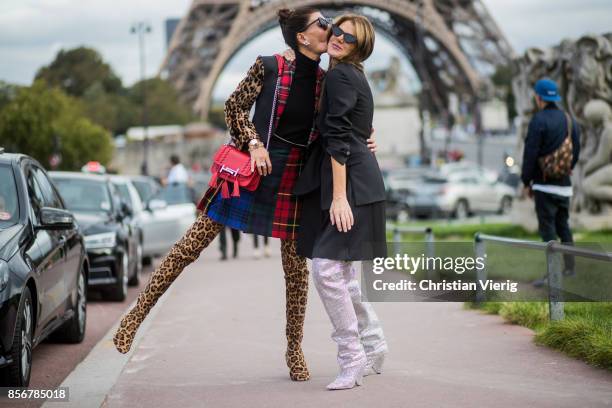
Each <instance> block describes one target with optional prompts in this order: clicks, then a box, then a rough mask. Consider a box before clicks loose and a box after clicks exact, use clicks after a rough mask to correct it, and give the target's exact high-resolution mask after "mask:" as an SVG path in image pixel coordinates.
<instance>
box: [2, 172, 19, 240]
mask: <svg viewBox="0 0 612 408" xmlns="http://www.w3.org/2000/svg"><path fill="white" fill-rule="evenodd" d="M18 219H19V201H18V198H17V186H16V185H15V177H14V175H13V170H12V169H11V167H10V166H6V165H1V166H0V229H5V228H8V227H10V226H12V225H15V224H16V223H17V220H18Z"/></svg>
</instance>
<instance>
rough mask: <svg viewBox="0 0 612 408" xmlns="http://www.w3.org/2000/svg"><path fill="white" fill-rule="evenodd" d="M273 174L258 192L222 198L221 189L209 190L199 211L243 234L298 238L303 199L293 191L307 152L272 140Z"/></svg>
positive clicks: (261, 182) (258, 188)
mask: <svg viewBox="0 0 612 408" xmlns="http://www.w3.org/2000/svg"><path fill="white" fill-rule="evenodd" d="M268 151H269V154H270V161H271V162H272V174H270V175H268V176H265V177H262V178H261V181H260V182H259V186H258V187H257V190H255V191H246V190H244V189H241V190H240V197H230V198H225V199H224V198H222V197H221V194H219V190H220V188H219V187H216V188H209V189H208V190H207V191H206V192H205V193H204V196H203V197H202V199H201V200H200V203H199V204H198V209H200V210H201V211H204V212H205V213H206V215H208V217H209V218H211V219H212V220H214V221H216V222H218V223H220V224H224V225H227V226H228V227H231V228H235V229H238V230H240V231H243V232H246V233H250V234H256V235H262V236H268V237H274V238H280V239H297V234H298V227H299V221H300V215H301V200H300V199H298V197H296V196H295V195H294V194H293V193H292V192H293V187H294V186H295V183H296V181H297V178H298V176H299V175H300V173H301V171H302V167H303V165H304V153H305V149H304V148H300V147H295V146H290V145H288V144H286V143H283V142H279V141H276V140H275V139H272V140H271V141H270V146H269V148H268Z"/></svg>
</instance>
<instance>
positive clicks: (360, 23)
mask: <svg viewBox="0 0 612 408" xmlns="http://www.w3.org/2000/svg"><path fill="white" fill-rule="evenodd" d="M346 21H350V22H351V23H353V26H355V38H357V42H356V43H355V47H354V48H353V50H352V51H351V52H350V53H349V54H348V55H346V56H345V57H344V58H342V59H340V60H336V61H335V62H333V61H331V60H330V68H332V67H333V66H334V65H335V64H336V63H338V62H346V63H349V64H353V65H355V66H356V67H357V68H359V69H360V70H362V71H363V61H365V60H367V59H368V58H369V57H370V55H372V51H373V50H374V40H375V34H374V26H372V23H371V22H370V20H368V19H367V17H365V16H361V15H359V14H342V15H341V16H340V17H338V19H337V20H336V21H335V22H334V24H335V25H337V26H339V25H340V24H342V23H344V22H346Z"/></svg>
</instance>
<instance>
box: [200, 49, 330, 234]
mask: <svg viewBox="0 0 612 408" xmlns="http://www.w3.org/2000/svg"><path fill="white" fill-rule="evenodd" d="M294 73H295V61H291V62H288V61H285V60H284V59H283V67H282V74H281V78H280V81H279V89H278V95H277V101H276V112H275V116H274V124H273V126H274V129H276V127H277V125H278V122H279V120H280V117H281V115H282V113H283V111H284V110H285V106H286V105H287V99H288V97H289V91H290V89H291V83H292V81H293V74H294ZM324 75H325V71H323V70H322V69H321V68H319V69H318V71H317V81H316V88H315V109H317V108H318V101H319V96H320V94H321V88H322V80H323V77H324ZM317 137H318V131H317V129H316V127H315V123H314V121H313V125H312V128H311V131H310V135H309V138H308V143H311V142H312V141H314V140H315V139H316V138H317ZM268 152H269V154H270V161H271V162H272V174H270V175H268V176H265V177H262V178H261V181H260V182H259V186H258V187H257V190H255V191H246V190H244V189H240V197H231V198H227V199H223V198H222V197H221V194H217V193H218V192H219V190H220V188H221V187H220V185H219V186H217V187H215V188H209V189H208V190H207V191H206V192H205V193H204V196H203V197H202V199H201V200H200V202H199V204H198V209H199V210H201V211H204V212H205V213H206V214H207V215H208V217H210V218H211V219H212V220H213V221H216V222H218V223H221V224H224V225H227V226H229V227H232V228H235V229H239V230H241V231H243V232H246V233H252V234H257V235H264V236H270V237H274V238H281V239H297V229H298V226H299V220H300V213H301V202H300V200H298V199H297V198H296V197H295V196H294V195H293V194H291V192H292V190H293V187H294V185H295V182H296V181H297V178H298V176H299V175H300V173H301V171H302V167H303V164H304V163H303V159H304V153H305V149H302V148H299V147H294V146H289V145H286V144H284V143H281V142H275V141H274V140H270V141H269V146H268Z"/></svg>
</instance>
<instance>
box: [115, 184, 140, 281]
mask: <svg viewBox="0 0 612 408" xmlns="http://www.w3.org/2000/svg"><path fill="white" fill-rule="evenodd" d="M112 184H113V187H114V190H115V193H116V194H117V197H118V199H119V200H120V202H124V203H126V204H127V205H129V206H130V209H131V210H132V214H131V215H127V214H123V213H122V217H123V221H122V222H123V224H124V225H125V228H126V229H127V233H128V237H129V238H128V241H129V244H128V245H129V259H130V270H132V268H133V267H134V265H135V264H136V263H137V262H138V261H139V260H138V256H139V254H138V244H139V241H140V227H139V225H138V222H139V221H138V219H137V215H136V214H137V212H138V211H139V208H138V207H137V205H138V203H135V202H134V200H133V199H132V196H131V194H130V191H129V187H128V185H127V183H122V182H121V183H112ZM119 208H120V211H121V205H120V206H119Z"/></svg>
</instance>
